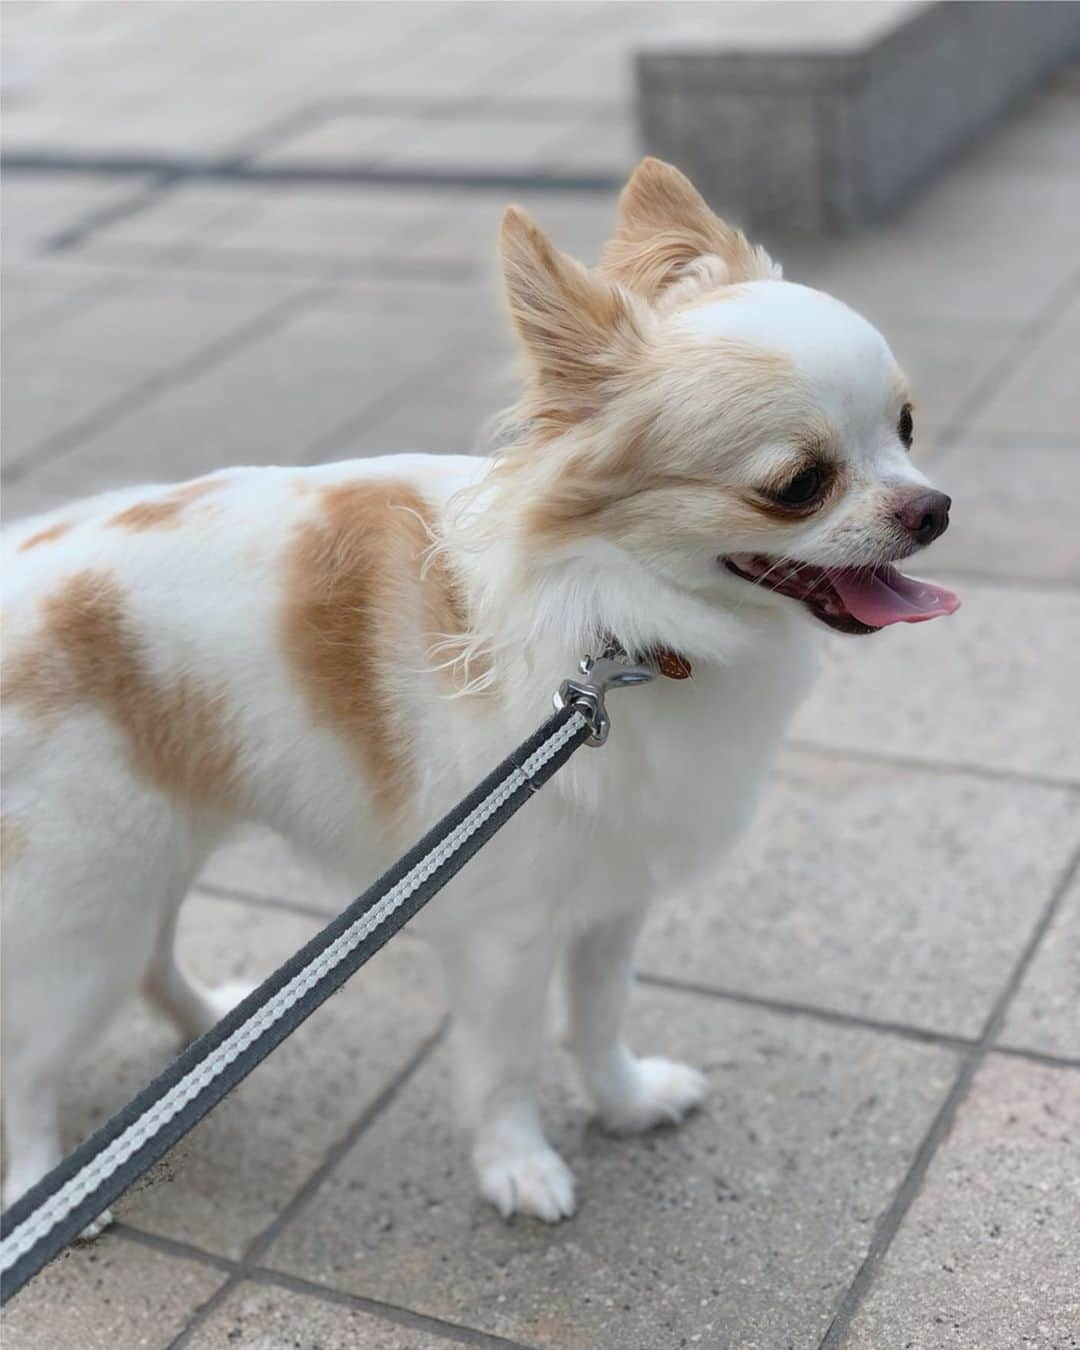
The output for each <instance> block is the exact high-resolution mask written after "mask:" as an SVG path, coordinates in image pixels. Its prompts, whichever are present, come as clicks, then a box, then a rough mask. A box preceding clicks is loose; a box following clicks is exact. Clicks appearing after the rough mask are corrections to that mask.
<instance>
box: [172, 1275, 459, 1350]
mask: <svg viewBox="0 0 1080 1350" xmlns="http://www.w3.org/2000/svg"><path fill="white" fill-rule="evenodd" d="M456 1344H459V1342H458V1341H457V1340H456V1339H455V1340H453V1341H448V1340H445V1339H444V1338H443V1337H442V1336H434V1335H432V1334H431V1332H429V1331H419V1330H417V1329H416V1328H415V1327H412V1326H408V1325H404V1326H403V1325H402V1324H401V1323H398V1322H390V1321H387V1320H385V1319H384V1318H381V1317H373V1316H372V1315H371V1314H370V1313H366V1312H362V1311H361V1310H360V1309H358V1308H351V1307H349V1306H348V1305H347V1304H344V1303H342V1302H340V1301H338V1302H328V1301H326V1300H324V1299H322V1298H312V1297H311V1296H310V1295H308V1294H301V1293H297V1292H294V1291H293V1290H290V1289H280V1288H277V1287H276V1286H274V1285H270V1284H254V1283H252V1282H251V1281H247V1282H245V1283H244V1284H241V1285H239V1286H238V1287H237V1288H236V1289H235V1290H233V1292H232V1293H231V1294H230V1295H229V1297H228V1298H227V1299H226V1300H225V1302H224V1303H223V1304H222V1305H221V1307H220V1308H218V1309H217V1311H216V1312H215V1313H214V1314H213V1316H212V1317H210V1318H208V1319H207V1321H206V1322H204V1323H203V1324H202V1325H201V1326H200V1327H199V1328H198V1329H197V1330H196V1331H195V1333H194V1335H193V1336H192V1337H191V1339H190V1340H189V1341H188V1342H187V1350H294V1347H302V1348H303V1350H359V1348H360V1347H362V1350H444V1347H446V1346H449V1345H456Z"/></svg>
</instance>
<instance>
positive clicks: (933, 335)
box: [792, 275, 1016, 472]
mask: <svg viewBox="0 0 1080 1350" xmlns="http://www.w3.org/2000/svg"><path fill="white" fill-rule="evenodd" d="M792 280H799V278H798V277H795V276H794V275H793V276H792ZM840 298H841V299H842V300H846V299H847V297H846V296H844V295H843V294H841V295H840ZM883 332H884V335H885V339H886V341H887V342H888V344H889V346H890V347H891V348H892V350H893V352H894V354H895V356H896V359H897V361H899V363H900V365H901V367H902V368H903V370H904V372H905V374H906V375H907V377H908V379H909V380H910V381H911V389H912V395H913V402H914V405H915V448H914V455H915V459H916V460H917V461H918V460H920V459H922V458H924V457H927V456H929V455H932V454H933V453H934V452H935V451H936V449H937V447H938V442H939V439H940V434H941V432H942V431H944V430H946V429H947V428H950V427H952V425H953V423H954V422H955V421H956V419H957V418H958V417H960V415H961V414H966V413H967V411H968V405H969V402H970V400H971V399H972V398H973V397H974V396H975V394H976V392H977V391H978V389H979V387H980V385H981V383H982V381H983V380H984V379H986V378H987V376H988V375H989V374H990V373H991V372H992V371H993V370H994V369H995V368H996V366H997V363H998V362H999V361H1001V360H1002V359H1003V358H1006V357H1007V356H1008V355H1009V353H1010V352H1011V351H1012V350H1013V349H1014V348H1015V344H1016V334H1015V332H1014V331H1013V330H1012V329H1011V328H1006V327H987V328H974V327H973V328H972V329H970V330H965V331H964V332H963V333H958V332H956V331H955V330H953V331H952V332H943V331H941V330H940V329H926V328H920V327H918V326H917V325H911V326H908V324H907V323H905V322H896V321H888V322H886V323H885V325H884V328H883ZM935 472H936V470H935Z"/></svg>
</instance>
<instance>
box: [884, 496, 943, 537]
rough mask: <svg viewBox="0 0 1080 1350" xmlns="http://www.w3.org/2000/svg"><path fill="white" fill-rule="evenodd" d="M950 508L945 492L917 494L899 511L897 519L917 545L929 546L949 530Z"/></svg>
mask: <svg viewBox="0 0 1080 1350" xmlns="http://www.w3.org/2000/svg"><path fill="white" fill-rule="evenodd" d="M950 506H952V498H951V497H946V495H945V493H944V492H933V491H931V492H917V493H916V494H915V496H914V497H909V498H908V499H907V501H906V502H904V504H903V505H902V506H900V507H899V508H898V509H897V512H896V519H897V520H898V521H899V522H900V524H901V525H903V527H904V529H905V530H907V531H908V533H909V534H911V535H912V536H913V537H914V539H915V542H916V543H917V544H929V543H932V542H933V541H934V540H935V539H936V538H937V537H938V535H940V534H944V533H945V531H946V530H947V529H948V528H949V507H950Z"/></svg>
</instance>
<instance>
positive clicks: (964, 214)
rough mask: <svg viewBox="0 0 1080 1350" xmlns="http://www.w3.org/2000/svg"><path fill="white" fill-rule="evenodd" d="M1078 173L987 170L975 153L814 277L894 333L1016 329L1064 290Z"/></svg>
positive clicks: (1079, 197) (1078, 208) (1079, 194)
mask: <svg viewBox="0 0 1080 1350" xmlns="http://www.w3.org/2000/svg"><path fill="white" fill-rule="evenodd" d="M1078 212H1080V180H1077V179H1075V177H1074V178H1069V177H1068V176H1067V175H1039V176H1031V175H1026V174H1023V173H1013V172H1007V171H998V172H991V171H987V170H986V169H985V168H983V166H982V165H981V164H980V162H979V156H978V154H975V155H971V156H970V157H968V159H966V160H965V161H964V162H963V163H962V164H960V165H958V166H957V167H955V168H954V169H953V170H952V171H951V172H950V173H949V174H947V175H945V176H944V177H942V178H941V179H939V180H938V181H937V183H936V184H935V185H934V186H933V187H931V188H930V189H929V190H928V191H927V193H926V195H925V196H924V197H922V198H920V199H919V200H918V201H917V202H916V203H915V204H914V205H913V206H912V207H911V209H910V212H908V213H907V214H906V215H905V216H903V217H902V218H901V219H899V220H897V221H895V222H891V223H889V224H887V225H884V226H879V227H877V228H874V229H870V230H867V231H865V232H864V233H863V234H861V235H859V236H857V237H855V238H853V239H851V240H850V241H848V242H846V243H845V244H844V245H843V246H842V247H839V248H837V249H836V250H835V253H834V254H833V256H832V258H831V259H830V260H829V261H828V262H827V263H825V264H824V265H823V266H822V268H821V271H820V276H819V281H818V284H820V285H822V286H824V288H825V289H827V290H833V291H835V293H836V294H837V295H839V296H840V298H841V299H843V300H846V301H847V302H848V303H849V304H851V305H853V306H854V307H855V308H856V309H859V310H861V311H862V312H864V313H865V314H866V315H867V317H869V318H870V319H872V320H873V321H874V322H876V323H878V324H879V325H880V326H881V327H882V328H883V329H884V330H885V331H886V332H888V328H889V324H890V323H897V322H900V323H902V322H904V321H905V320H910V319H911V318H912V317H913V316H917V317H918V320H919V322H920V323H921V324H923V325H924V326H926V327H940V328H943V329H946V330H948V329H952V330H953V331H956V330H957V329H958V328H971V327H973V326H974V327H977V328H979V329H984V328H986V327H988V326H989V327H1000V326H1005V327H1009V326H1012V327H1017V326H1019V325H1022V324H1024V323H1027V322H1030V321H1031V320H1032V319H1034V318H1035V317H1036V316H1037V315H1038V314H1039V313H1040V312H1041V311H1042V310H1043V309H1044V308H1045V306H1046V305H1047V304H1048V303H1049V302H1050V301H1051V300H1052V299H1053V297H1054V296H1055V295H1056V294H1057V293H1058V291H1059V289H1060V287H1061V285H1062V283H1063V282H1064V281H1065V280H1066V279H1067V277H1068V274H1069V267H1068V263H1067V262H1066V261H1065V260H1067V259H1071V258H1073V257H1074V256H1075V245H1074V243H1073V241H1072V238H1071V236H1072V233H1073V231H1072V228H1071V226H1070V225H1069V223H1068V222H1069V221H1070V220H1072V219H1073V218H1074V217H1075V216H1076V215H1077V213H1078Z"/></svg>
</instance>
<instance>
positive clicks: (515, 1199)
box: [477, 1145, 574, 1223]
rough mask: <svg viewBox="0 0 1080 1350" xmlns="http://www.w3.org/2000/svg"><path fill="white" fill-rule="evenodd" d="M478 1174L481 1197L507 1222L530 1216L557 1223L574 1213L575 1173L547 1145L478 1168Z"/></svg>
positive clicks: (498, 1159)
mask: <svg viewBox="0 0 1080 1350" xmlns="http://www.w3.org/2000/svg"><path fill="white" fill-rule="evenodd" d="M477 1174H478V1176H479V1178H480V1192H481V1194H482V1195H483V1197H484V1199H485V1200H487V1201H489V1202H490V1203H491V1204H493V1205H494V1206H495V1208H496V1209H497V1210H498V1211H499V1213H500V1214H501V1215H502V1216H503V1218H504V1219H509V1218H511V1217H512V1216H513V1215H515V1214H531V1215H532V1216H533V1217H534V1218H537V1219H543V1220H544V1222H545V1223H558V1222H559V1220H560V1219H568V1218H569V1217H570V1215H571V1214H573V1212H574V1174H573V1173H572V1172H571V1171H570V1169H569V1167H567V1165H566V1164H565V1163H564V1162H563V1160H562V1159H561V1158H560V1157H559V1155H558V1154H557V1153H556V1152H555V1150H554V1149H553V1148H548V1147H547V1145H544V1146H542V1147H540V1148H537V1149H534V1150H533V1151H532V1152H530V1153H522V1154H519V1155H518V1156H516V1157H510V1158H497V1159H494V1160H492V1161H490V1162H486V1163H484V1164H482V1165H478V1167H477Z"/></svg>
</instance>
